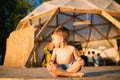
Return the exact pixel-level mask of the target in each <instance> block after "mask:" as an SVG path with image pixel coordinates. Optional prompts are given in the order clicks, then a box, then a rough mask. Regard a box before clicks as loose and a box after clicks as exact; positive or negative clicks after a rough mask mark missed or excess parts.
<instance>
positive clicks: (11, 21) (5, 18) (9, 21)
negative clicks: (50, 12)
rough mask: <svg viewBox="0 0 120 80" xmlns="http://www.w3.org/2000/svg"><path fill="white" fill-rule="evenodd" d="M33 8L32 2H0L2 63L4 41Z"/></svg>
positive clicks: (4, 0)
mask: <svg viewBox="0 0 120 80" xmlns="http://www.w3.org/2000/svg"><path fill="white" fill-rule="evenodd" d="M35 7H36V6H35V2H34V0H7V1H6V0H1V1H0V57H1V56H2V63H3V60H4V55H5V50H6V39H7V38H8V36H9V34H10V32H12V31H13V30H15V28H16V26H17V24H18V22H19V21H20V20H21V19H22V18H23V17H25V16H26V15H27V14H28V12H30V11H32V10H33V9H34V8H35ZM0 62H1V59H0ZM2 63H0V64H2Z"/></svg>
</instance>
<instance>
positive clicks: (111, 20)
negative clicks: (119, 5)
mask: <svg viewBox="0 0 120 80" xmlns="http://www.w3.org/2000/svg"><path fill="white" fill-rule="evenodd" d="M101 15H102V16H103V17H105V18H106V19H107V20H109V21H110V22H111V23H113V24H114V25H115V26H116V27H118V28H119V29H120V22H119V21H117V20H116V19H115V18H114V17H112V16H111V15H110V14H109V13H107V12H106V11H102V13H101Z"/></svg>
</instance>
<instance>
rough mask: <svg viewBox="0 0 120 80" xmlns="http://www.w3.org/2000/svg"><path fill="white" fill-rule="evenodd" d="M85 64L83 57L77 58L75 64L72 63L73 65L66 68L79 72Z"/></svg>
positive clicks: (69, 70)
mask: <svg viewBox="0 0 120 80" xmlns="http://www.w3.org/2000/svg"><path fill="white" fill-rule="evenodd" d="M83 66H84V61H83V59H81V60H77V61H74V63H73V64H71V66H70V67H69V68H68V69H67V70H66V71H68V72H78V71H79V70H80V69H81V67H83Z"/></svg>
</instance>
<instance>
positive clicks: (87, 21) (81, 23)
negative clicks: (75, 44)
mask: <svg viewBox="0 0 120 80" xmlns="http://www.w3.org/2000/svg"><path fill="white" fill-rule="evenodd" d="M89 24H91V22H90V20H86V21H79V22H74V23H73V26H78V25H89Z"/></svg>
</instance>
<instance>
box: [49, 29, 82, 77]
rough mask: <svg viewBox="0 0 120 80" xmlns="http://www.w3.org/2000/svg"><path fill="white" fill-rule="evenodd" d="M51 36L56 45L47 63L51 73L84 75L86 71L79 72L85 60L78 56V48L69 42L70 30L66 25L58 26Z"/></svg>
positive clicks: (54, 74)
mask: <svg viewBox="0 0 120 80" xmlns="http://www.w3.org/2000/svg"><path fill="white" fill-rule="evenodd" d="M51 37H52V42H53V43H54V45H55V48H54V50H53V54H52V56H51V61H50V62H49V63H48V65H47V69H48V71H49V72H50V73H51V75H52V76H53V77H57V76H69V77H82V76H83V75H84V73H78V71H79V70H80V68H81V67H82V66H83V65H84V61H83V59H81V58H80V57H79V56H78V51H77V49H76V48H75V47H73V46H71V45H68V44H67V39H68V37H69V31H68V30H67V29H66V28H64V27H58V28H56V29H55V31H54V32H53V34H52V36H51Z"/></svg>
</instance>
